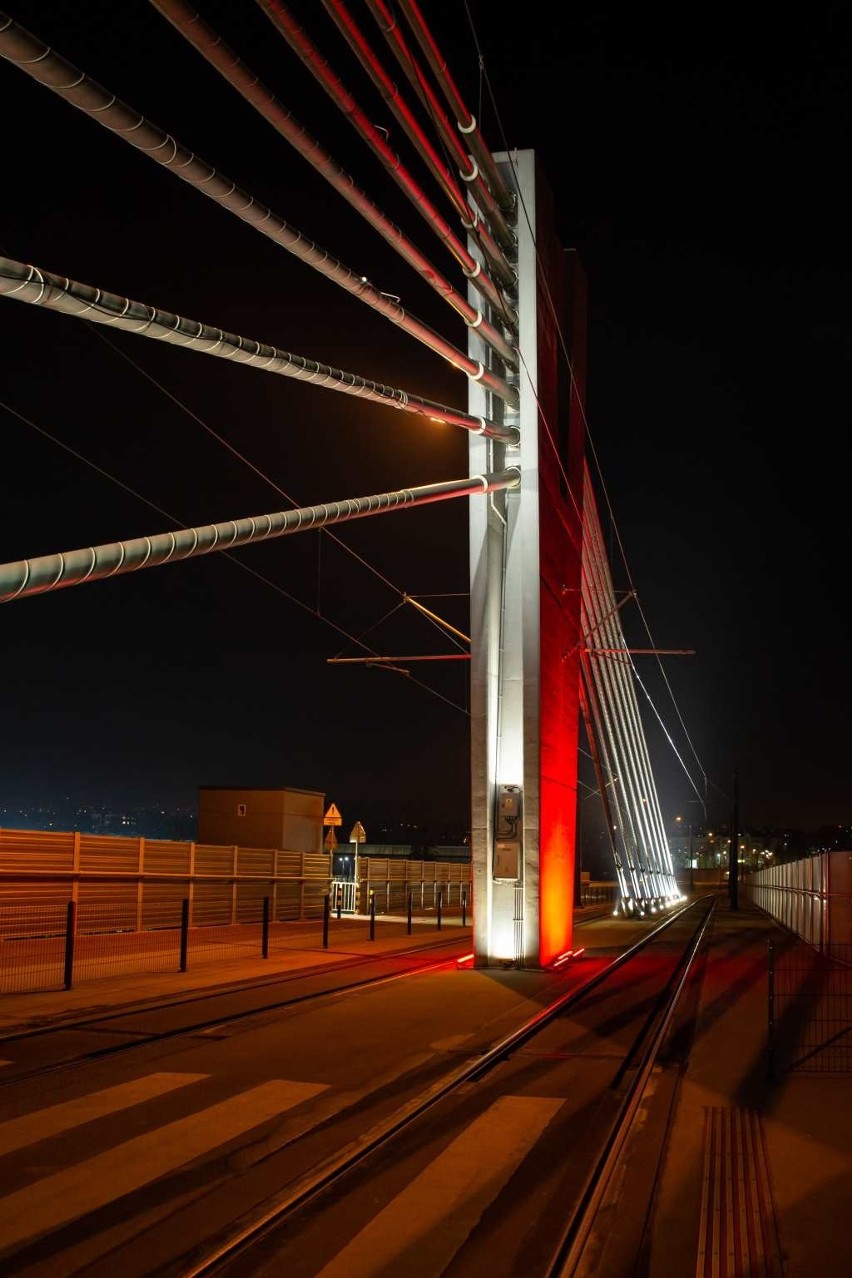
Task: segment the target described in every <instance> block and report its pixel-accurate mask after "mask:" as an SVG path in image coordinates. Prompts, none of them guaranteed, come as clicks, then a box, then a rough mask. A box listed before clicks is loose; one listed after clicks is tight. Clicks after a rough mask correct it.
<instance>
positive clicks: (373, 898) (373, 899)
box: [370, 891, 376, 941]
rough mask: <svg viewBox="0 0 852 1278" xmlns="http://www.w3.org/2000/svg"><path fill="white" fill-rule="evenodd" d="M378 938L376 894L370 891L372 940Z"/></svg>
mask: <svg viewBox="0 0 852 1278" xmlns="http://www.w3.org/2000/svg"><path fill="white" fill-rule="evenodd" d="M375 939H376V894H375V892H373V891H371V892H370V940H371V941H375Z"/></svg>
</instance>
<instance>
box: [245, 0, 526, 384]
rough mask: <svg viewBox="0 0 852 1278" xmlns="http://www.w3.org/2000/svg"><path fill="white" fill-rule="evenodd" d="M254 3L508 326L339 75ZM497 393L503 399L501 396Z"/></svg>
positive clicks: (490, 287) (490, 291)
mask: <svg viewBox="0 0 852 1278" xmlns="http://www.w3.org/2000/svg"><path fill="white" fill-rule="evenodd" d="M256 3H257V4H258V5H259V7H260V8H261V9H262V10H263V12H264V13H265V14H266V16H267V18H269V21H270V22H271V23H272V25H273V26H274V27H275V29H276V31H278V32H279V33H280V34H281V35H282V36H283V37H284V39H285V40H286V41H287V43H288V44H289V45H290V48H291V49H292V50H293V51H294V52H295V53H296V54H297V55H298V56H299V58H301V60H302V62H303V63H304V65H305V66H306V67H307V69H308V70H309V71H310V72H311V74H312V75H313V76H314V78H315V79H316V80H317V82H318V83H319V84H320V85H321V86H322V88H323V89H325V91H326V93H327V94H328V95H329V97H330V98H331V100H332V102H334V104H335V106H337V107H338V108H339V110H340V111H341V112H342V113H343V114H344V115H345V116H346V118H347V119H348V120H349V123H350V124H351V125H352V127H353V128H354V129H355V131H356V132H357V133H358V134H359V135H360V137H361V138H362V139H363V140H364V141H365V142H366V143H367V145H368V146H369V147H370V149H371V150H372V151H373V153H374V154H375V155H376V156H377V157H378V159H379V160H380V161H381V163H382V165H383V166H384V168H385V171H386V172H387V173H388V175H389V176H390V178H391V179H392V180H393V181H394V182H395V183H396V184H397V186H398V187H399V188H400V190H401V191H402V193H403V194H404V195H405V197H406V199H408V200H409V201H410V203H411V204H412V205H413V206H414V208H415V209H416V210H417V212H418V213H419V214H420V216H421V217H422V218H423V220H424V221H425V222H426V224H427V225H428V226H429V228H430V230H431V231H432V232H433V233H434V234H435V235H436V236H437V237H438V239H439V240H440V241H441V242H442V244H443V245H444V246H445V248H446V249H447V250H448V252H449V253H450V254H451V255H452V256H453V257H454V258H455V260H456V262H457V263H458V264H459V266H460V267H461V268H462V271H463V273H464V275H465V276H466V278H467V279H468V280H469V281H470V283H471V284H472V285H473V287H474V288H475V289H477V290H478V291H479V292H481V293H482V295H483V297H484V298H485V299H486V301H487V302H488V303H489V305H490V306H492V307H493V308H494V310H495V311H497V312H498V313H501V314H502V315H503V317H504V319H505V320H506V322H507V324H508V325H509V326H510V327H511V325H512V323H513V322H514V321H513V317H512V316H511V315H510V314H509V313H508V312H507V310H506V303H505V302H504V300H503V296H502V294H501V292H500V290H499V289H498V288H497V286H496V284H495V283H494V281H493V280H492V279H491V276H490V275H489V274H488V273H487V272H485V271H483V269H482V263H481V262H479V261H477V260H476V258H474V257H472V256H471V254H470V253H469V252H468V250H467V247H466V246H465V245H464V244H463V243H462V241H461V240H460V239H459V237H458V236H457V235H456V234H455V232H454V231H453V229H452V227H451V226H450V225H449V224H448V223H447V222H446V220H445V219H444V218H443V217H442V216H441V214H440V213H439V212H438V210H437V209H436V208H435V206H434V205H433V204H432V201H431V200H430V199H429V197H428V196H427V195H426V192H425V191H424V190H423V189H422V187H421V186H420V184H419V183H418V182H417V181H416V179H415V178H414V177H413V176H412V175H411V173H409V171H408V169H407V168H406V166H405V165H404V164H403V163H402V161H401V160H400V158H399V156H398V155H396V154H395V153H394V152H393V151H392V150H391V148H390V147H389V146H388V144H387V142H386V140H385V139H384V138H383V137H382V135H381V133H380V132H379V131H378V129H377V128H376V127H375V125H374V124H373V123H372V121H371V120H370V119H369V118H368V117H367V116H366V115H365V113H364V112H363V111H362V110H361V108H360V107H359V106H358V103H357V102H356V100H355V98H354V97H353V96H352V94H351V93H350V92H349V91H348V90H347V89H346V87H345V86H344V84H343V82H342V80H341V79H340V77H339V76H338V75H337V74H336V73H335V72H334V71H333V70H332V69H331V66H330V65H329V63H328V61H327V60H326V59H325V58H323V57H322V55H321V54H320V52H319V50H318V49H316V47H315V46H314V44H313V43H312V41H311V40H310V38H309V37H308V35H307V34H306V32H305V31H304V30H303V28H302V27H300V26H299V24H298V23H297V22H296V20H295V19H294V17H293V15H292V14H291V13H290V11H289V10H288V8H287V6H286V5H284V4H283V3H282V2H281V0H256ZM503 398H505V395H504V396H503ZM510 402H511V401H510Z"/></svg>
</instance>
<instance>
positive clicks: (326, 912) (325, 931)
mask: <svg viewBox="0 0 852 1278" xmlns="http://www.w3.org/2000/svg"><path fill="white" fill-rule="evenodd" d="M329 904H330V902H329V895H328V893H327V892H326V894H325V896H324V897H323V898H322V948H323V949H324V950H327V949H328V916H329V913H330V910H329Z"/></svg>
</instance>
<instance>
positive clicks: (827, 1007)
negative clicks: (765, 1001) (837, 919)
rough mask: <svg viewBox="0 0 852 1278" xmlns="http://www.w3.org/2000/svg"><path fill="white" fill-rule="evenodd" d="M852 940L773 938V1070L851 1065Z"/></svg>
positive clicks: (836, 1069)
mask: <svg viewBox="0 0 852 1278" xmlns="http://www.w3.org/2000/svg"><path fill="white" fill-rule="evenodd" d="M851 1010H852V944H846V945H840V944H839V943H836V944H834V945H833V946H832V949H831V952H830V953H822V954H821V953H819V951H818V950H816V949H814V948H813V946H811V945H808V944H806V943H805V942H804V941H793V942H792V943H791V944H790V945H788V946H785V947H782V946H779V945H777V944H776V943H775V942H774V941H770V942H769V1073H770V1076H771V1077H774V1078H778V1077H780V1076H781V1075H782V1074H784V1073H789V1072H791V1071H793V1070H797V1071H799V1072H807V1073H849V1071H850V1070H852V1020H850V1011H851Z"/></svg>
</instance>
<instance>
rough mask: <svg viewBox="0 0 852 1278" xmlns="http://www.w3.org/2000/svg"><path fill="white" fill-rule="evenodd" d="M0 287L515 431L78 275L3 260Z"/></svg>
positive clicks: (461, 422)
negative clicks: (109, 289)
mask: <svg viewBox="0 0 852 1278" xmlns="http://www.w3.org/2000/svg"><path fill="white" fill-rule="evenodd" d="M0 293H2V294H5V295H6V296H8V297H9V298H11V300H12V301H18V302H24V303H26V304H27V305H30V306H44V307H47V309H48V310H57V311H62V312H63V313H64V314H66V315H71V316H73V317H74V318H75V319H80V318H85V319H88V320H91V321H94V322H95V323H99V324H109V325H111V326H113V327H115V328H122V329H126V330H127V331H129V332H131V333H135V334H136V335H137V336H140V337H146V338H150V339H152V340H154V341H160V342H168V343H170V344H171V345H173V346H180V347H183V348H187V349H189V350H192V351H195V352H196V353H199V354H202V355H210V356H213V357H214V358H216V359H225V360H229V361H232V362H234V363H237V364H245V365H247V366H248V367H250V368H256V369H260V370H261V371H262V372H266V373H276V374H277V375H279V376H282V377H292V378H294V379H295V380H296V381H304V382H307V383H308V384H309V385H317V386H322V387H324V388H325V389H327V390H332V391H337V392H338V393H340V394H344V395H352V396H355V397H356V398H358V399H366V400H369V401H371V402H372V403H378V404H383V405H385V406H389V407H391V408H396V409H399V410H401V411H402V412H406V413H412V414H414V415H416V416H418V417H426V418H428V419H429V420H430V421H432V420H435V421H442V422H446V423H447V424H448V425H451V426H461V427H463V428H464V429H466V430H472V431H474V432H475V433H476V434H485V435H487V434H490V433H492V432H496V434H497V435H498V436H499V437H501V438H508V437H509V436H511V435H512V433H513V432H512V431H510V430H509V429H508V428H507V427H505V426H502V425H498V424H496V423H493V422H489V421H487V420H486V419H485V418H483V417H472V416H471V415H470V413H467V412H462V411H461V410H459V409H455V408H448V407H447V406H446V405H444V404H437V403H435V402H434V401H433V400H427V399H423V398H421V396H419V395H412V394H410V393H409V392H408V391H405V390H400V389H399V388H398V387H394V386H385V385H384V384H382V383H381V382H374V381H371V380H370V379H369V378H365V377H361V376H359V375H358V374H357V373H347V372H344V371H343V370H341V369H337V368H332V367H331V366H330V365H328V364H320V363H319V362H318V361H316V360H311V359H306V358H305V356H303V355H294V354H292V353H291V352H290V351H285V350H281V349H280V348H279V347H277V346H270V345H268V344H267V343H266V342H258V341H256V340H255V339H254V338H247V337H242V336H240V335H239V334H236V333H228V332H226V331H225V330H224V329H222V328H218V327H216V326H214V325H212V324H202V323H201V322H200V321H199V320H193V319H187V318H186V317H185V316H182V315H176V314H174V313H173V312H171V311H161V310H158V309H157V307H154V306H149V305H147V304H146V303H144V302H137V301H134V300H133V299H132V298H129V297H122V296H120V295H119V294H117V293H108V292H106V291H105V290H104V289H100V288H96V287H94V286H93V285H91V284H82V283H80V282H79V281H78V280H71V279H68V278H66V277H65V276H62V275H55V274H53V272H52V271H45V270H42V269H41V268H39V267H37V266H32V265H29V264H28V263H26V262H18V261H15V260H14V259H12V258H7V257H3V258H0ZM514 433H516V432H514Z"/></svg>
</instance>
